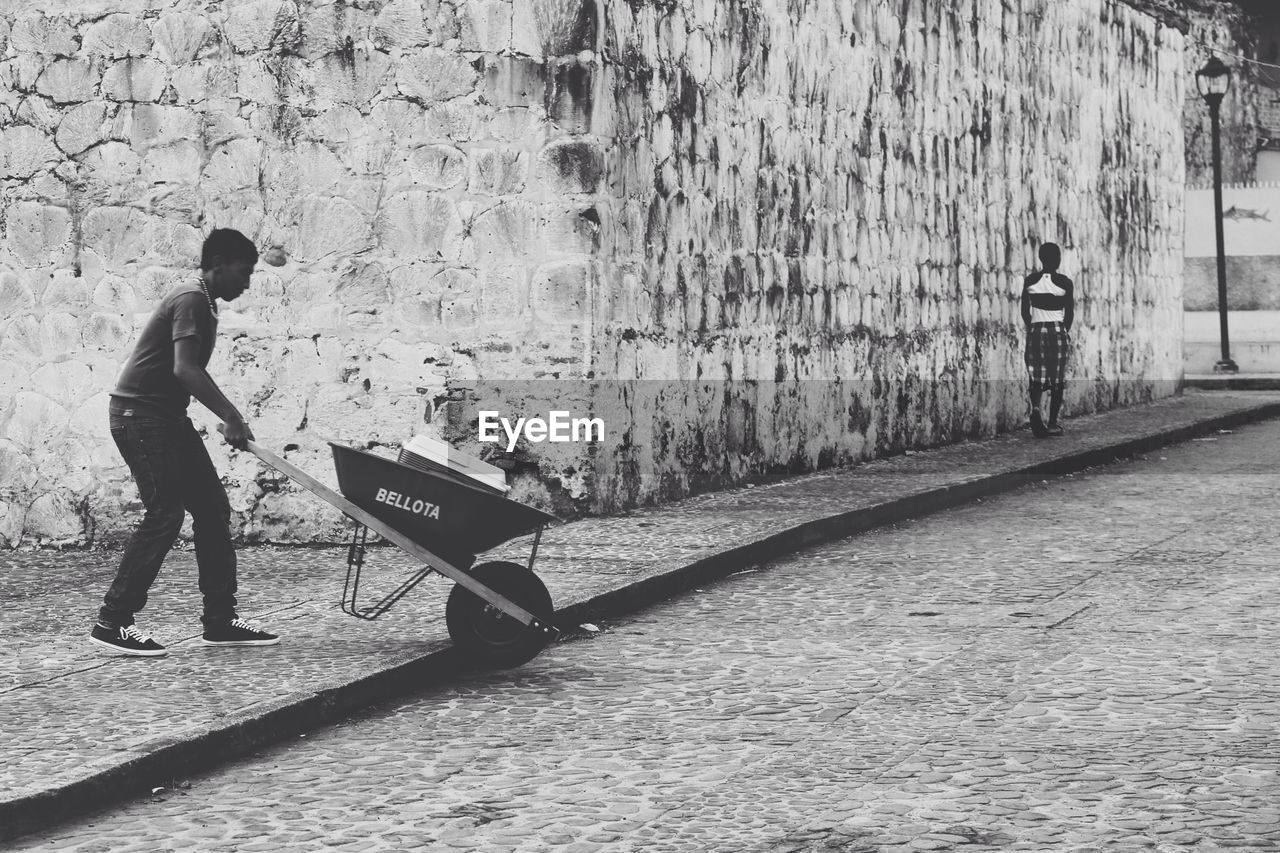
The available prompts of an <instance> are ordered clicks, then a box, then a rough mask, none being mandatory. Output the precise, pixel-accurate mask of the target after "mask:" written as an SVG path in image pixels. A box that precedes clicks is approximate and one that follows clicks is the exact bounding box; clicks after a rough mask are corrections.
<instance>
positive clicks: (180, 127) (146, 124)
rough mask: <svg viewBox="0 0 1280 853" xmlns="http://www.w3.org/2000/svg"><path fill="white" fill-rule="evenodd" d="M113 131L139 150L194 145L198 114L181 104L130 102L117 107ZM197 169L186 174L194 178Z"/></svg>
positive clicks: (197, 137) (198, 125)
mask: <svg viewBox="0 0 1280 853" xmlns="http://www.w3.org/2000/svg"><path fill="white" fill-rule="evenodd" d="M119 118H120V119H121V122H120V123H119V124H118V125H117V132H118V134H119V136H120V138H121V139H123V140H124V141H127V142H129V143H131V144H132V146H133V148H134V150H136V151H139V152H143V151H147V150H149V149H152V148H163V147H166V146H170V145H174V144H175V143H187V144H189V145H193V146H194V145H196V144H197V140H198V139H199V138H200V117H199V116H198V115H196V114H195V113H193V112H192V111H191V110H188V109H184V108H183V107H174V106H166V105H161V104H132V105H129V106H127V107H123V108H121V112H120V116H119ZM198 175H199V169H197V170H196V171H194V172H192V173H191V174H190V175H189V176H188V180H195V179H196V177H197V176H198Z"/></svg>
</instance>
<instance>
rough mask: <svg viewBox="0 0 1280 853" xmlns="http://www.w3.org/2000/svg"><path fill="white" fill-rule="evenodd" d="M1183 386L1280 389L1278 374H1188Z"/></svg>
mask: <svg viewBox="0 0 1280 853" xmlns="http://www.w3.org/2000/svg"><path fill="white" fill-rule="evenodd" d="M1185 387H1187V388H1198V389H1200V390H1201V391H1280V374H1275V373H1247V374H1237V375H1232V374H1229V373H1221V374H1215V375H1213V376H1188V377H1187V378H1186V385H1185Z"/></svg>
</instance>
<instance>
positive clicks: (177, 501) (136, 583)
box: [98, 414, 236, 628]
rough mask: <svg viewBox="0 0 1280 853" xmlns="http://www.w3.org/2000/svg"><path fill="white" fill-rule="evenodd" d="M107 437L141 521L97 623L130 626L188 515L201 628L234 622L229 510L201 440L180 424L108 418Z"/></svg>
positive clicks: (185, 422)
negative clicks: (133, 487)
mask: <svg viewBox="0 0 1280 853" xmlns="http://www.w3.org/2000/svg"><path fill="white" fill-rule="evenodd" d="M111 437H112V438H113V439H115V442H116V447H118V448H120V455H121V456H123V457H124V461H125V462H126V463H128V465H129V470H130V471H131V472H132V473H133V479H134V482H135V483H137V485H138V494H139V496H140V497H141V498H142V505H143V506H144V507H146V515H144V516H143V518H142V521H140V522H139V523H138V526H137V528H135V529H134V531H133V535H132V536H131V537H130V539H129V544H128V546H127V547H126V548H125V551H124V557H123V559H121V561H120V568H119V570H118V571H117V572H116V579H115V582H114V583H112V584H111V589H109V590H108V591H107V594H106V597H105V599H104V602H103V605H102V609H101V610H99V611H98V621H99V622H101V623H102V624H103V625H107V626H109V627H112V628H119V627H123V626H125V625H132V624H133V615H134V614H135V613H137V612H138V611H139V610H141V609H142V608H143V606H144V605H145V604H146V603H147V591H148V590H149V589H150V588H151V584H152V583H154V582H155V579H156V575H157V574H159V573H160V564H161V563H162V562H164V558H165V555H166V554H167V553H169V549H170V548H172V547H173V543H174V542H175V541H176V540H177V538H178V533H179V532H180V531H181V530H182V522H183V518H184V516H185V513H188V512H189V513H191V520H192V525H193V530H194V533H195V548H196V564H197V566H198V567H199V572H200V592H201V593H203V595H204V615H203V617H202V621H203V622H204V624H206V625H216V624H219V623H224V622H228V621H230V620H232V619H234V618H236V552H235V548H234V546H233V545H232V544H231V505H230V503H229V502H228V501H227V491H226V489H225V488H223V486H222V479H221V478H220V477H219V476H218V472H217V471H216V470H215V469H214V467H213V462H212V461H211V460H210V459H209V452H208V451H207V450H206V449H205V446H204V441H202V440H201V438H200V434H199V433H197V432H196V429H195V427H194V426H192V424H191V421H190V420H189V419H187V418H183V419H182V420H181V421H172V422H170V421H161V420H154V419H151V418H142V417H137V416H133V417H130V416H124V415H116V414H112V415H111Z"/></svg>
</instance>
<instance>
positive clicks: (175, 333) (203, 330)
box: [111, 278, 218, 421]
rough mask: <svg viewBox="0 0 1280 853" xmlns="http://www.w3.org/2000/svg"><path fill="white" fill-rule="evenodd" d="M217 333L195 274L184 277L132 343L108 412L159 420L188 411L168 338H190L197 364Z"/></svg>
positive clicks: (206, 355) (203, 362) (209, 350)
mask: <svg viewBox="0 0 1280 853" xmlns="http://www.w3.org/2000/svg"><path fill="white" fill-rule="evenodd" d="M217 334H218V317H217V315H216V314H214V313H213V311H212V310H211V309H210V307H209V300H208V299H207V298H206V297H205V295H204V291H203V290H201V289H200V283H199V281H198V280H196V279H194V278H193V279H191V280H189V281H184V282H183V283H182V284H180V285H178V286H176V287H175V288H173V289H172V290H170V291H169V292H168V293H167V294H165V297H164V298H163V299H161V300H160V304H159V305H157V306H156V309H155V311H153V312H152V314H151V317H150V319H148V320H147V324H146V325H145V326H143V328H142V334H141V335H139V336H138V342H137V343H136V344H134V347H133V352H131V353H130V354H129V359H128V360H127V361H126V362H125V364H124V368H123V369H122V370H121V371H120V378H119V379H118V380H117V381H116V387H115V390H114V391H112V392H111V414H113V415H124V414H132V415H133V416H135V417H150V418H158V419H161V420H167V421H172V420H181V419H183V418H185V417H186V416H187V406H188V405H190V403H191V394H190V392H188V391H187V389H186V388H185V387H183V385H182V383H181V382H179V381H178V378H177V377H176V376H174V375H173V342H174V341H176V340H178V339H180V338H186V337H195V338H196V339H198V340H199V342H200V366H201V367H206V366H208V364H209V357H210V356H211V355H213V343H214V339H215V338H216V337H217Z"/></svg>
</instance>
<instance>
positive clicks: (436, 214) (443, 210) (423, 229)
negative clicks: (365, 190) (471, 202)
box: [376, 191, 462, 261]
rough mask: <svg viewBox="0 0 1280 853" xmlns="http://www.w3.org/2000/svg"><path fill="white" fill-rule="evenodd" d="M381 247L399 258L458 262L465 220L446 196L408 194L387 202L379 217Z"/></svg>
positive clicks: (396, 195) (378, 231) (418, 193)
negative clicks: (463, 221) (463, 220)
mask: <svg viewBox="0 0 1280 853" xmlns="http://www.w3.org/2000/svg"><path fill="white" fill-rule="evenodd" d="M376 229H377V234H378V245H379V247H380V248H381V249H382V250H383V251H385V252H387V253H389V254H390V255H392V256H393V257H397V258H401V257H403V258H421V259H424V260H433V259H439V260H443V261H452V260H457V259H458V257H459V252H460V244H461V239H462V218H461V217H460V216H459V214H458V209H457V206H456V205H455V204H454V203H453V202H452V201H451V200H450V199H449V198H448V197H446V196H443V195H438V194H436V193H430V192H421V191H409V192H402V193H397V194H395V195H393V196H392V197H391V198H389V199H387V201H386V203H385V205H384V206H383V209H382V212H381V214H380V215H379V217H378V221H377V225H376Z"/></svg>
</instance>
